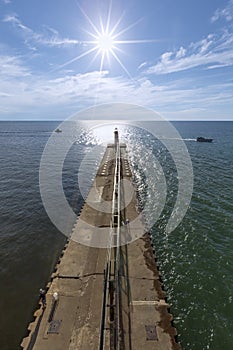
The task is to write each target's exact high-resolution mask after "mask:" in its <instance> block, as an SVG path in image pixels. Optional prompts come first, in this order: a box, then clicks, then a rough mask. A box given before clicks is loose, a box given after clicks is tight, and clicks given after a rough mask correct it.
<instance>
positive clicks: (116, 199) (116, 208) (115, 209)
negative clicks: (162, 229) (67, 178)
mask: <svg viewBox="0 0 233 350" xmlns="http://www.w3.org/2000/svg"><path fill="white" fill-rule="evenodd" d="M120 159H121V157H120V146H119V141H118V142H117V144H116V156H115V169H114V183H113V196H112V215H111V222H110V232H109V244H108V247H107V254H106V267H105V271H104V286H103V289H104V290H103V301H102V312H101V322H100V338H99V350H103V349H104V344H105V334H106V333H105V330H106V314H107V313H106V309H107V301H108V293H109V283H110V275H111V259H112V248H113V247H114V252H115V254H114V280H115V286H116V292H115V304H116V307H115V315H114V316H115V319H114V326H115V327H114V332H115V334H114V343H115V345H114V348H115V349H119V344H120V317H119V314H120V312H119V307H120V305H119V304H120V303H119V246H120V225H121V222H120V204H121V198H120V192H121V191H120V179H121V166H120ZM115 215H117V230H116V233H117V242H116V244H115V241H114V242H113V234H114V233H115V220H114V219H115Z"/></svg>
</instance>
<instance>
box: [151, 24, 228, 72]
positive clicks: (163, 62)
mask: <svg viewBox="0 0 233 350" xmlns="http://www.w3.org/2000/svg"><path fill="white" fill-rule="evenodd" d="M232 43H233V33H229V32H228V31H225V32H224V33H223V34H222V35H221V36H220V37H218V36H216V35H213V34H209V35H208V36H207V37H206V38H204V39H202V40H200V41H198V42H196V43H191V44H190V45H189V47H188V48H187V49H184V48H183V47H181V48H179V49H178V50H177V51H174V52H171V51H169V52H165V53H163V54H162V55H161V57H160V60H159V62H158V63H156V64H155V65H154V66H151V67H149V68H148V69H147V70H146V73H147V74H168V73H174V72H180V71H184V70H187V69H191V68H195V67H198V66H202V67H204V68H207V69H209V68H212V69H213V67H214V68H217V67H223V66H232V65H233V47H232Z"/></svg>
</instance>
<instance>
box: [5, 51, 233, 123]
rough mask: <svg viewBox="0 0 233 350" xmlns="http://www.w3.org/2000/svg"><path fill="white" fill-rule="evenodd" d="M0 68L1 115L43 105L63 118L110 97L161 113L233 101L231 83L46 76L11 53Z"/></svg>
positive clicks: (97, 74)
mask: <svg viewBox="0 0 233 350" xmlns="http://www.w3.org/2000/svg"><path fill="white" fill-rule="evenodd" d="M0 67H1V71H0V106H1V111H0V112H1V114H2V115H3V116H5V118H6V116H7V115H14V116H17V114H20V113H23V115H24V116H25V115H30V116H32V115H34V114H36V115H37V116H40V114H41V110H43V111H46V112H45V113H44V112H43V114H45V115H48V111H51V113H53V114H54V115H55V114H56V115H57V116H58V117H62V116H63V117H64V116H65V115H66V116H67V113H68V114H70V113H72V112H75V111H77V110H80V109H82V108H85V107H87V106H91V105H94V104H95V103H97V104H100V103H108V102H113V101H114V102H123V103H134V104H139V105H143V106H147V107H150V108H154V109H155V110H158V111H159V112H161V113H162V114H163V113H171V111H179V110H190V109H192V110H193V108H195V109H196V111H198V109H200V111H201V110H202V109H203V108H210V107H212V106H218V105H219V106H220V105H221V106H225V105H232V101H233V99H232V88H233V83H230V82H229V83H228V84H221V85H217V84H216V85H210V86H209V87H208V88H206V87H205V86H200V85H199V86H196V87H195V86H194V84H193V81H192V83H191V82H188V81H184V80H174V81H172V82H170V83H166V84H155V83H154V82H153V81H151V80H150V79H148V78H145V77H144V78H138V79H136V78H135V80H130V79H129V78H126V77H111V76H109V73H108V72H107V71H104V72H102V73H100V72H99V71H93V72H89V73H85V74H74V73H73V74H72V73H69V74H66V75H65V76H61V77H50V78H49V77H48V76H47V77H46V76H39V75H36V74H32V72H31V70H30V68H29V67H27V66H26V65H25V63H24V60H23V59H22V58H19V57H14V56H12V57H11V56H0ZM213 108H214V107H213ZM68 111H70V112H68ZM57 113H60V114H57Z"/></svg>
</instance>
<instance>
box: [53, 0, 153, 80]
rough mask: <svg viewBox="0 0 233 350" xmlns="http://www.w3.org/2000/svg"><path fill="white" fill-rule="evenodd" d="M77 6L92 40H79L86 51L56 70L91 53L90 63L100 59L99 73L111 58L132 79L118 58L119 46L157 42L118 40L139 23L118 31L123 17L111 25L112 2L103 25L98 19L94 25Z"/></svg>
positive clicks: (121, 51)
mask: <svg viewBox="0 0 233 350" xmlns="http://www.w3.org/2000/svg"><path fill="white" fill-rule="evenodd" d="M77 5H78V7H79V9H80V11H81V12H82V14H83V15H84V17H85V18H86V19H87V21H88V22H89V24H90V26H91V28H92V30H91V31H90V30H89V31H87V30H86V31H85V32H86V33H87V34H88V35H89V36H90V37H91V38H92V40H80V43H82V44H83V45H84V46H85V47H87V50H86V51H84V52H83V53H82V54H80V55H79V56H76V57H74V58H73V59H71V60H69V61H67V62H65V63H64V64H62V65H60V66H59V68H58V69H60V68H63V67H65V66H67V65H69V64H71V63H73V62H75V61H77V60H79V59H81V58H83V57H85V56H87V55H90V54H92V53H93V54H94V56H93V58H92V60H91V63H93V62H94V61H95V60H96V59H97V57H100V68H99V70H100V72H102V70H103V69H104V64H105V61H106V58H107V61H108V64H109V66H110V57H113V58H114V59H115V60H116V61H117V62H118V64H119V65H120V66H121V68H122V69H123V70H124V71H125V72H126V73H127V75H128V76H129V77H130V78H131V79H132V77H131V75H130V73H129V71H128V70H127V68H126V67H125V65H124V64H123V62H122V61H121V59H120V57H119V56H118V54H119V53H125V52H124V51H123V50H122V49H121V48H120V46H121V45H124V44H141V43H149V42H156V41H157V40H146V39H145V40H120V37H121V35H122V34H124V33H125V32H127V31H128V30H130V29H132V28H133V27H134V26H135V25H137V24H138V23H139V22H140V20H138V21H136V22H134V23H132V24H130V25H128V26H127V27H126V28H123V29H119V27H120V24H121V21H122V18H123V15H122V16H121V17H120V18H119V19H118V20H117V21H116V22H115V23H114V24H112V23H111V11H112V1H110V5H109V10H108V15H107V18H106V21H105V25H104V21H103V19H102V18H100V23H99V25H98V24H95V23H94V22H93V21H92V20H91V19H90V17H89V16H88V15H87V14H86V12H85V11H84V10H83V9H82V8H81V6H80V5H79V4H77ZM88 47H90V48H88Z"/></svg>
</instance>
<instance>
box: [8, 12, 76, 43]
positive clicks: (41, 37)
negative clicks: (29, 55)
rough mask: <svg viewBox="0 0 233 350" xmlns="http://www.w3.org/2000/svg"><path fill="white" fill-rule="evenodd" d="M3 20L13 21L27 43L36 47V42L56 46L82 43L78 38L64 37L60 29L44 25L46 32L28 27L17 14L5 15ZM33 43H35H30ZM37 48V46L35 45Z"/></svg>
mask: <svg viewBox="0 0 233 350" xmlns="http://www.w3.org/2000/svg"><path fill="white" fill-rule="evenodd" d="M3 22H5V23H11V24H12V25H14V26H15V27H16V28H18V29H19V30H20V31H21V33H22V34H23V36H24V38H25V43H26V44H28V46H30V47H34V45H35V44H40V45H45V46H50V47H55V46H69V45H78V44H81V42H80V41H78V40H76V39H70V38H63V37H61V36H60V35H59V33H58V31H57V30H55V29H53V28H51V27H47V26H44V33H42V32H41V33H37V32H35V31H33V30H32V29H31V28H29V27H27V26H26V25H25V24H24V23H23V22H22V21H21V20H20V19H19V17H18V16H17V15H16V14H11V15H7V16H5V17H4V19H3ZM30 44H33V45H30ZM34 49H35V47H34Z"/></svg>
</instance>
